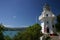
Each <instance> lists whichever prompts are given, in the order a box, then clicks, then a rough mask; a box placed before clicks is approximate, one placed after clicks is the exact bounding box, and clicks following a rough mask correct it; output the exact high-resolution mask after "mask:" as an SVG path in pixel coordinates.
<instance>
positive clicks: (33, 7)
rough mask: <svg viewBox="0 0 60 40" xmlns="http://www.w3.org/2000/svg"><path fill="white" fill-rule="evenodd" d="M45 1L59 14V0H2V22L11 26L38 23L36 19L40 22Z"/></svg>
mask: <svg viewBox="0 0 60 40" xmlns="http://www.w3.org/2000/svg"><path fill="white" fill-rule="evenodd" d="M45 3H48V4H49V5H50V7H51V10H52V12H53V13H54V14H55V15H59V13H60V1H59V0H0V23H3V24H4V25H6V26H9V27H25V26H30V25H33V24H34V23H36V19H37V22H38V23H40V22H39V20H38V17H39V15H40V14H41V12H42V9H43V5H44V4H45ZM36 16H37V18H36Z"/></svg>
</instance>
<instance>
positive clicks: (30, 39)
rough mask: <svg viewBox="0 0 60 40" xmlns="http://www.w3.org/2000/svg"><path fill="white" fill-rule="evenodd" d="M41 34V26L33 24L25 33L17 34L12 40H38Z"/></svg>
mask: <svg viewBox="0 0 60 40" xmlns="http://www.w3.org/2000/svg"><path fill="white" fill-rule="evenodd" d="M40 36H42V33H41V26H40V25H39V24H37V23H36V24H34V25H32V26H29V27H28V28H27V29H26V30H25V31H23V32H21V33H18V34H17V35H16V36H15V37H14V40H40V39H39V38H40Z"/></svg>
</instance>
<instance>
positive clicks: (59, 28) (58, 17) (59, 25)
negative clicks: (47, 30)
mask: <svg viewBox="0 0 60 40" xmlns="http://www.w3.org/2000/svg"><path fill="white" fill-rule="evenodd" d="M55 26H56V29H57V31H58V32H60V15H58V16H57V23H56V24H55Z"/></svg>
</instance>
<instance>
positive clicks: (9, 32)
mask: <svg viewBox="0 0 60 40" xmlns="http://www.w3.org/2000/svg"><path fill="white" fill-rule="evenodd" d="M17 33H18V31H4V32H3V34H4V35H5V36H6V35H8V36H10V37H14V36H15V35H16V34H17Z"/></svg>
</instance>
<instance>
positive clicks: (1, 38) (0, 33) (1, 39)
mask: <svg viewBox="0 0 60 40" xmlns="http://www.w3.org/2000/svg"><path fill="white" fill-rule="evenodd" d="M3 30H4V26H3V25H2V24H0V40H4V35H3Z"/></svg>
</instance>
